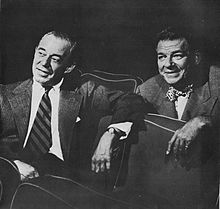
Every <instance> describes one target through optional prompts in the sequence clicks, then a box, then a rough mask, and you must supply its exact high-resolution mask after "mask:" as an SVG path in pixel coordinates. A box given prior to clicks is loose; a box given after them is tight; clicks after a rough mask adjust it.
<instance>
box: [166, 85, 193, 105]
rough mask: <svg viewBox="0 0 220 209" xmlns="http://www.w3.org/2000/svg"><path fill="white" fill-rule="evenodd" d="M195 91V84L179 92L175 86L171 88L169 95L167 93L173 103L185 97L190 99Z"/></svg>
mask: <svg viewBox="0 0 220 209" xmlns="http://www.w3.org/2000/svg"><path fill="white" fill-rule="evenodd" d="M192 91H193V84H191V85H188V86H187V87H186V88H185V89H184V90H183V91H179V90H177V89H175V88H174V87H173V86H170V87H169V89H168V91H167V93H166V97H167V98H168V99H169V100H170V101H171V102H173V101H176V100H177V99H178V97H179V96H183V97H186V96H187V97H189V96H190V94H191V93H192Z"/></svg>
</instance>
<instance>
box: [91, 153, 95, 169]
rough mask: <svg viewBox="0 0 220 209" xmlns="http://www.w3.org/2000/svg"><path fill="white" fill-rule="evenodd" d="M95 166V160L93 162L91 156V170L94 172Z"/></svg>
mask: <svg viewBox="0 0 220 209" xmlns="http://www.w3.org/2000/svg"><path fill="white" fill-rule="evenodd" d="M95 164H96V160H95V157H94V156H93V157H92V161H91V169H92V171H95Z"/></svg>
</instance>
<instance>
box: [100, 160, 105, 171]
mask: <svg viewBox="0 0 220 209" xmlns="http://www.w3.org/2000/svg"><path fill="white" fill-rule="evenodd" d="M100 171H101V172H104V171H105V160H102V161H101V163H100Z"/></svg>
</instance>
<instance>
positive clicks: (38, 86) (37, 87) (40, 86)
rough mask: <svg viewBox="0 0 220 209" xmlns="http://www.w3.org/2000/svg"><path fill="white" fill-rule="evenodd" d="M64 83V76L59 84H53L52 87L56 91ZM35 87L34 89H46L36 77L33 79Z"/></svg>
mask: <svg viewBox="0 0 220 209" xmlns="http://www.w3.org/2000/svg"><path fill="white" fill-rule="evenodd" d="M62 83H63V78H62V79H61V81H60V82H59V83H58V84H56V85H55V86H53V87H52V89H53V90H55V91H58V90H60V86H61V85H62ZM33 88H34V89H38V90H40V91H42V90H44V87H43V86H42V85H41V84H40V83H38V82H37V81H35V80H34V79H33Z"/></svg>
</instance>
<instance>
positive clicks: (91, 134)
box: [0, 79, 143, 169]
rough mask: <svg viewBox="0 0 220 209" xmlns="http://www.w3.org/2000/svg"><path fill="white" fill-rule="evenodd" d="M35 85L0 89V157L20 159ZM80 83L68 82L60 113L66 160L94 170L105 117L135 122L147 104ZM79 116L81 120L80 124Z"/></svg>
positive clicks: (28, 82) (130, 96) (75, 166)
mask: <svg viewBox="0 0 220 209" xmlns="http://www.w3.org/2000/svg"><path fill="white" fill-rule="evenodd" d="M32 82H33V81H32V79H28V80H26V81H23V82H18V83H14V84H9V85H1V86H0V139H1V140H0V154H1V155H3V156H5V157H7V158H11V159H19V153H20V152H21V150H22V148H23V143H24V140H25V137H26V133H27V128H28V123H29V117H30V110H31V106H30V105H31V94H32ZM78 83H79V84H77V85H76V84H75V83H74V82H73V81H72V80H71V79H64V82H63V84H62V86H61V91H60V101H59V113H58V114H59V115H58V124H59V134H60V141H61V149H62V152H63V157H64V161H65V162H67V163H68V165H70V166H71V167H72V168H75V169H77V168H78V167H79V166H80V167H82V166H83V167H89V168H90V160H91V156H92V153H93V151H94V150H93V147H94V143H95V142H94V139H95V135H96V130H97V127H98V122H99V119H100V118H101V117H102V116H104V115H107V114H113V115H114V117H113V120H112V122H113V123H115V122H121V121H125V120H130V121H133V120H135V118H137V117H139V116H138V115H141V112H140V111H141V108H140V106H139V105H141V104H143V102H142V99H140V98H141V97H137V96H135V94H124V93H122V92H120V91H111V90H110V89H106V88H105V87H104V86H101V85H99V84H97V83H95V82H92V81H88V82H86V83H80V82H78ZM135 98H137V100H136V99H135ZM137 112H139V113H140V114H138V113H137ZM77 116H79V117H80V118H81V121H80V122H79V123H77V124H76V118H77ZM13 136H15V137H13ZM96 143H97V142H96Z"/></svg>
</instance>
